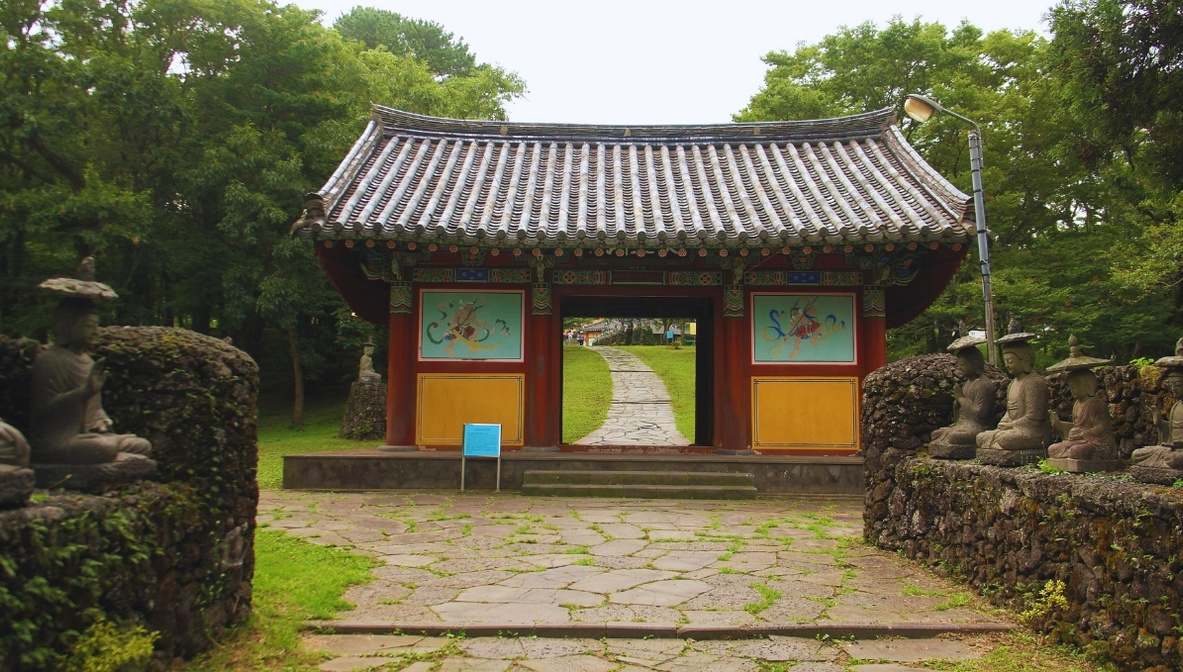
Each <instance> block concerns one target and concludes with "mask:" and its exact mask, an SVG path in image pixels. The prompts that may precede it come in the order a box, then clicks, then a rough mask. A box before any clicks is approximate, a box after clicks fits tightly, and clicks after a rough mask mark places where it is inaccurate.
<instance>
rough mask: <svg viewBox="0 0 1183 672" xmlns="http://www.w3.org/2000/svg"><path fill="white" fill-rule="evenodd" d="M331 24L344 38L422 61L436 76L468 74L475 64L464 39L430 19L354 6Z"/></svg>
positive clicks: (474, 58) (371, 47) (474, 59)
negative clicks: (413, 17) (407, 16)
mask: <svg viewBox="0 0 1183 672" xmlns="http://www.w3.org/2000/svg"><path fill="white" fill-rule="evenodd" d="M333 28H334V29H336V30H337V32H339V33H341V35H343V36H344V37H345V38H346V39H350V40H359V41H361V42H363V43H365V45H366V48H368V49H377V48H379V47H385V48H386V50H387V51H389V52H390V53H392V54H395V55H398V56H409V57H411V58H415V59H418V60H420V61H423V62H424V63H426V64H427V67H428V68H430V69H431V71H432V72H433V73H435V75H436V76H438V77H448V76H451V75H461V76H464V75H469V74H471V73H472V71H473V70H474V69H475V68H476V67H477V65H476V57H475V56H474V55H473V54H472V53H471V52H469V51H468V45H467V44H465V43H464V40H463V39H456V38H455V37H454V36H453V35H452V33H450V32H448V31H446V30H444V27H443V26H441V25H439V24H438V23H434V22H431V21H422V20H419V19H409V18H405V17H403V16H401V15H399V14H396V13H394V12H391V11H387V10H385V9H375V8H373V7H354V8H353V9H351V10H349V13H347V14H343V15H341V17H339V18H338V19H337V20H336V21H335V22H333Z"/></svg>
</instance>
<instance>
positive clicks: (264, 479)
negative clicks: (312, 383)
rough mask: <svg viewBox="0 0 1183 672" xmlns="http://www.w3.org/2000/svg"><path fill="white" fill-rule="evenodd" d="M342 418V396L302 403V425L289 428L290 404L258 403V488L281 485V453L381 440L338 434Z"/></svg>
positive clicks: (361, 445)
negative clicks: (364, 439)
mask: <svg viewBox="0 0 1183 672" xmlns="http://www.w3.org/2000/svg"><path fill="white" fill-rule="evenodd" d="M344 417H345V398H344V395H342V397H341V398H340V399H310V400H308V401H307V402H306V403H305V405H304V428H303V429H296V428H294V427H292V408H291V403H290V402H288V403H287V404H279V403H265V402H260V404H259V487H260V488H263V489H268V488H272V489H274V488H280V487H282V486H283V456H284V455H302V454H304V453H323V452H325V451H329V450H348V449H353V448H373V447H374V446H377V445H381V443H382V442H381V441H380V440H370V441H354V440H353V439H342V438H341V437H340V436H337V435H338V434H339V433H340V432H341V420H342V419H343V418H344Z"/></svg>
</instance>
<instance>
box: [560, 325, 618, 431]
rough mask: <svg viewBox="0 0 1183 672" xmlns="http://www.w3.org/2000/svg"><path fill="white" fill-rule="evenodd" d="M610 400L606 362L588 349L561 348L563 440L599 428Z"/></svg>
mask: <svg viewBox="0 0 1183 672" xmlns="http://www.w3.org/2000/svg"><path fill="white" fill-rule="evenodd" d="M611 403H612V374H611V373H610V372H609V371H608V362H607V361H605V360H604V358H603V357H601V356H600V355H599V354H597V353H595V352H593V351H592V350H591V349H590V348H585V347H583V346H579V345H568V346H565V347H564V348H563V443H575V442H576V441H578V440H579V439H582V438H583V437H585V436H587V435H588V434H591V433H592V432H594V431H596V430H597V429H599V428H600V427H601V426H602V425H603V424H604V421H605V420H607V419H608V407H609V406H610V405H611Z"/></svg>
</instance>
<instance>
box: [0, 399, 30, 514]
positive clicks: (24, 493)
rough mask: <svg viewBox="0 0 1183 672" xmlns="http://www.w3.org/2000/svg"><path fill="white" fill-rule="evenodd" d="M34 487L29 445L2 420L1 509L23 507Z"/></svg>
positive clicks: (19, 433) (0, 429)
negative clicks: (30, 467)
mask: <svg viewBox="0 0 1183 672" xmlns="http://www.w3.org/2000/svg"><path fill="white" fill-rule="evenodd" d="M33 485H34V475H33V472H32V470H30V469H29V443H28V442H27V441H25V436H24V434H21V432H20V430H19V429H17V428H16V427H13V426H12V425H10V424H8V423H7V422H4V421H3V420H0V508H3V507H10V506H20V505H23V504H24V503H25V502H26V501H27V500H28V499H29V495H31V494H33Z"/></svg>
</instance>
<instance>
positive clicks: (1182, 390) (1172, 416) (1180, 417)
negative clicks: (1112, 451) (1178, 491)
mask: <svg viewBox="0 0 1183 672" xmlns="http://www.w3.org/2000/svg"><path fill="white" fill-rule="evenodd" d="M1154 364H1155V365H1156V366H1159V367H1164V368H1166V369H1167V373H1166V375H1165V376H1163V379H1162V386H1163V388H1164V389H1166V390H1167V391H1168V392H1170V393H1171V396H1173V397H1174V398H1175V403H1174V404H1172V405H1171V408H1170V410H1169V411H1167V414H1166V418H1165V419H1161V418H1162V413H1161V411H1160V412H1159V413H1158V416H1159V418H1160V420H1159V423H1158V440H1159V442H1158V445H1156V446H1145V447H1142V448H1139V449H1137V450H1135V451H1134V454H1133V455H1131V456H1130V471H1131V473H1133V475H1134V478H1137V479H1138V480H1140V481H1143V482H1146V483H1160V484H1163V485H1170V484H1172V483H1174V482H1175V481H1176V480H1177V479H1179V478H1183V338H1180V339H1179V341H1178V342H1177V343H1176V344H1175V356H1174V357H1163V358H1161V359H1159V360H1158V361H1156V362H1155V363H1154Z"/></svg>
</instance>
